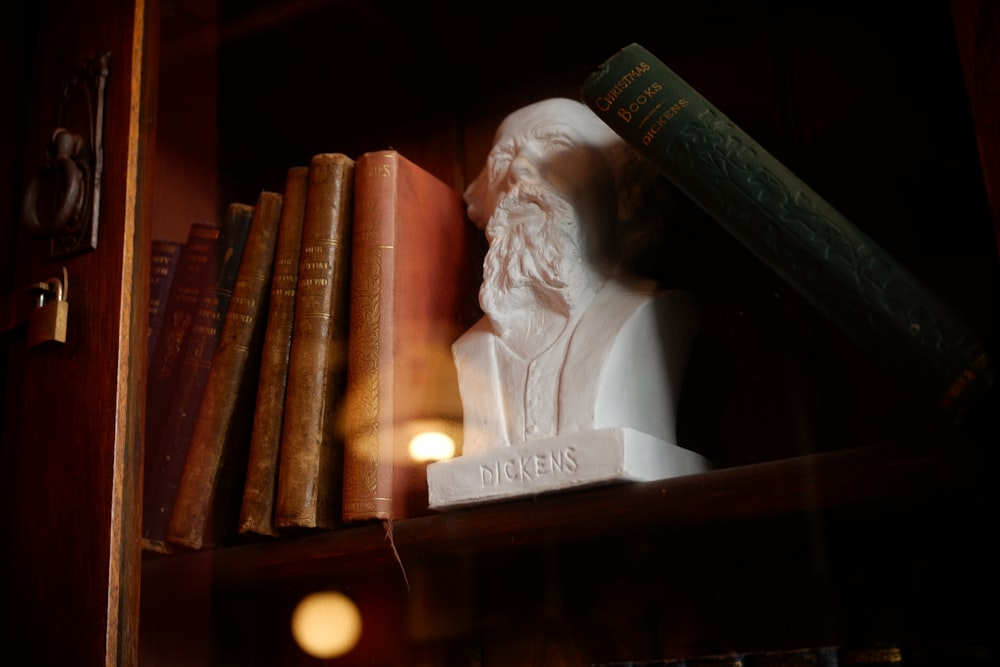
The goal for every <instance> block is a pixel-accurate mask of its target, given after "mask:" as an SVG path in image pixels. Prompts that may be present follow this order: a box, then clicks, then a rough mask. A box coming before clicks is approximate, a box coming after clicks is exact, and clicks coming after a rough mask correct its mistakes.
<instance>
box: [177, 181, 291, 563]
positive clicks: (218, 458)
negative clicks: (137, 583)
mask: <svg viewBox="0 0 1000 667" xmlns="http://www.w3.org/2000/svg"><path fill="white" fill-rule="evenodd" d="M281 207H282V196H281V195H280V194H278V193H275V192H262V193H261V194H260V196H259V197H258V198H257V203H256V206H255V207H254V214H253V219H252V221H251V223H250V231H249V234H248V236H247V242H246V248H245V249H244V252H243V258H242V260H241V262H240V266H239V271H238V273H237V274H236V282H235V284H234V285H233V292H232V295H231V297H230V299H229V306H228V308H227V309H226V317H225V320H224V321H223V324H222V331H221V333H220V335H219V342H218V345H217V346H216V350H215V354H214V356H213V357H212V365H211V368H210V369H209V373H208V379H207V382H206V385H205V390H204V392H203V394H202V399H201V403H200V405H199V408H198V413H197V417H196V418H195V422H194V430H193V432H192V435H191V443H190V446H189V447H188V453H187V458H186V459H185V463H184V471H183V474H182V475H181V479H180V483H179V485H178V487H177V497H176V499H175V501H174V507H173V510H172V511H171V514H170V522H169V523H168V525H167V540H168V541H169V542H171V543H173V544H178V545H181V546H185V547H188V548H191V549H202V548H205V547H210V546H215V545H217V544H219V543H221V542H224V541H225V540H226V538H228V537H229V536H231V535H232V534H233V533H235V532H236V522H237V517H238V509H239V503H240V500H239V499H240V497H241V495H242V489H243V479H244V475H245V473H246V457H247V452H248V449H249V445H248V438H249V430H250V426H251V425H252V423H253V419H252V416H253V401H254V398H255V397H256V380H257V377H258V375H259V373H260V355H261V346H262V345H263V332H264V325H265V322H266V314H267V302H268V293H269V290H270V284H271V275H272V273H273V270H274V256H275V247H276V242H277V235H278V223H279V221H280V219H281ZM233 509H235V512H234V511H233ZM230 521H231V525H230Z"/></svg>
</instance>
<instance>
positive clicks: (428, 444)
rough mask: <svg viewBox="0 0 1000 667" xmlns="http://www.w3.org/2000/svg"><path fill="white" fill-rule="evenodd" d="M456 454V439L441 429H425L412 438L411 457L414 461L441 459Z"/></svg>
mask: <svg viewBox="0 0 1000 667" xmlns="http://www.w3.org/2000/svg"><path fill="white" fill-rule="evenodd" d="M454 456H455V441H454V440H452V438H451V436H449V435H446V434H444V433H441V432H440V431H424V432H423V433H418V434H417V435H415V436H413V438H411V439H410V458H411V459H413V460H414V461H440V460H442V459H450V458H452V457H454Z"/></svg>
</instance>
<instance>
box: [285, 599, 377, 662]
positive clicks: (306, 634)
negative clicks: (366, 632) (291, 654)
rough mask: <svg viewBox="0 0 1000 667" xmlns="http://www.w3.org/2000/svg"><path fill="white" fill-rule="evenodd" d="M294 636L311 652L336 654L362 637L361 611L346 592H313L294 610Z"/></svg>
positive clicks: (318, 656)
mask: <svg viewBox="0 0 1000 667" xmlns="http://www.w3.org/2000/svg"><path fill="white" fill-rule="evenodd" d="M292 636H293V637H295V641H296V642H297V643H298V645H299V647H301V648H302V650H303V651H305V652H306V653H308V654H309V655H311V656H314V657H317V658H336V657H338V656H341V655H344V654H345V653H347V652H349V651H350V650H351V649H353V648H354V647H355V646H356V645H357V643H358V640H359V639H360V638H361V612H359V611H358V607H357V605H355V604H354V602H353V601H352V600H351V599H350V598H348V597H347V596H346V595H344V594H343V593H338V592H336V591H323V592H319V593H310V594H309V595H307V596H305V597H304V598H302V600H300V601H299V603H298V605H296V607H295V611H293V612H292Z"/></svg>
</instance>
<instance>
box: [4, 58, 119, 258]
mask: <svg viewBox="0 0 1000 667" xmlns="http://www.w3.org/2000/svg"><path fill="white" fill-rule="evenodd" d="M109 58H110V54H109V53H105V54H104V55H101V56H99V57H94V58H88V59H87V60H85V61H84V62H83V63H82V64H80V65H79V66H78V67H77V68H76V70H75V71H74V73H73V75H72V76H71V77H70V79H69V80H68V81H66V82H65V83H64V84H63V89H62V94H61V95H60V104H59V115H58V119H57V127H56V129H55V131H53V133H52V137H51V139H50V140H49V144H48V146H46V151H45V158H44V159H43V162H42V164H41V165H40V166H39V168H38V170H37V171H36V172H35V174H34V175H33V176H32V178H31V181H30V182H29V183H28V188H27V190H26V191H25V194H24V201H23V203H22V206H21V220H22V222H23V224H24V226H25V228H26V229H27V230H28V231H29V232H31V233H32V234H34V235H36V236H39V237H42V238H47V239H51V244H52V245H51V250H50V255H51V256H52V257H53V258H61V257H69V256H73V255H77V254H80V253H83V252H89V251H92V250H95V249H96V248H97V226H98V220H99V217H100V215H99V214H100V208H101V206H100V205H101V198H100V195H101V171H102V168H103V147H102V142H103V137H102V133H103V126H104V89H105V83H106V81H107V78H108V60H109Z"/></svg>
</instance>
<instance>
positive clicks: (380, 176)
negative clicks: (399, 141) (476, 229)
mask: <svg viewBox="0 0 1000 667" xmlns="http://www.w3.org/2000/svg"><path fill="white" fill-rule="evenodd" d="M465 234H466V222H465V209H464V206H463V205H462V201H461V199H460V198H459V196H458V194H457V192H455V190H454V189H453V188H452V187H451V186H450V185H448V184H447V183H445V182H444V181H442V180H440V179H438V178H437V177H436V176H434V175H433V174H431V173H430V172H428V171H426V170H425V169H423V168H422V167H420V166H418V165H417V164H415V163H414V162H412V161H410V160H408V159H407V158H405V157H404V156H402V155H400V154H399V153H398V152H396V151H377V152H373V153H366V154H364V155H362V156H361V157H359V158H358V161H357V167H356V175H355V216H354V242H353V259H352V277H351V319H350V325H351V329H350V337H349V346H348V350H349V354H348V403H347V416H346V425H347V439H346V448H345V455H344V491H343V518H344V521H348V522H350V521H364V520H369V519H388V520H394V519H400V518H406V517H411V516H417V515H420V514H424V513H426V511H427V477H426V465H427V462H426V461H417V460H414V459H413V458H412V457H411V455H410V452H409V443H410V440H411V438H412V437H413V436H414V435H417V433H419V432H420V431H421V430H422V429H423V428H424V427H425V426H427V425H431V424H433V425H434V426H435V430H443V431H451V432H452V434H454V432H455V428H454V425H455V424H456V423H457V424H460V423H461V400H460V398H459V396H458V387H457V380H456V379H455V370H454V362H453V360H452V356H451V344H452V343H453V342H454V340H455V338H457V336H458V335H459V334H460V333H461V332H462V331H463V330H464V324H463V323H462V322H461V317H460V316H461V313H462V304H461V295H462V294H467V293H468V291H467V290H465V289H464V287H463V284H462V280H463V271H464V267H465V265H466V262H465V261H464V258H465V249H466V242H465Z"/></svg>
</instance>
